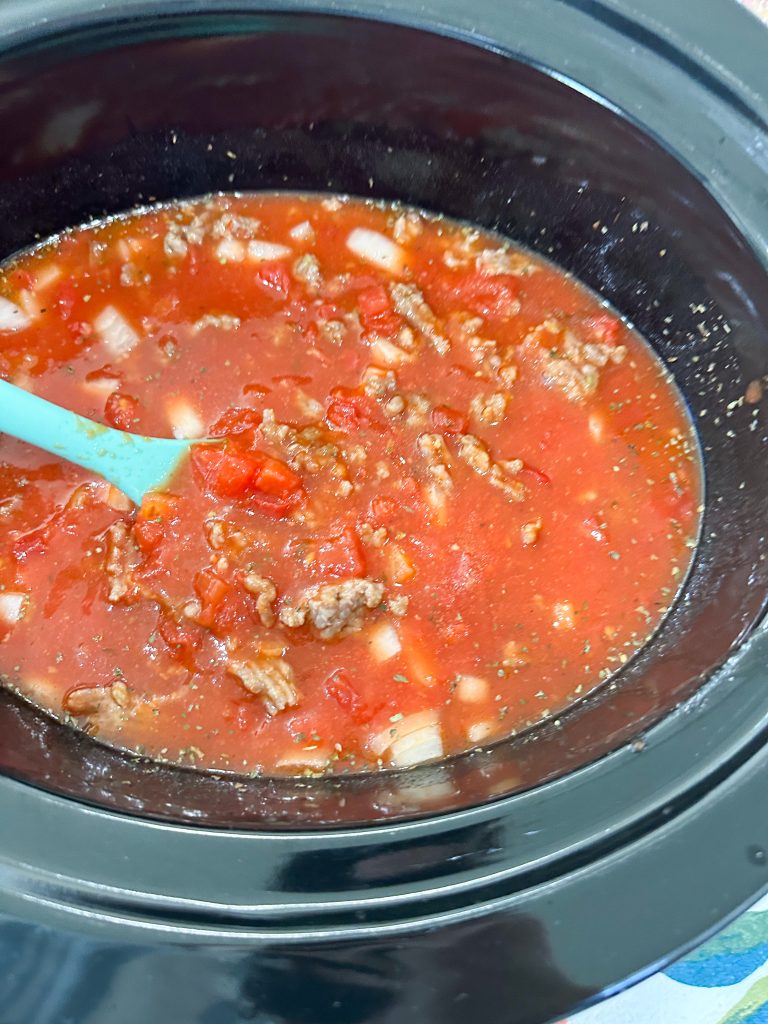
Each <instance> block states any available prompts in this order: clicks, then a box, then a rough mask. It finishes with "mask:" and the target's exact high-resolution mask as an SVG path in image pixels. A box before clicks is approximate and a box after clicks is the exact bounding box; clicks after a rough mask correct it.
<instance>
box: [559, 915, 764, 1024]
mask: <svg viewBox="0 0 768 1024" xmlns="http://www.w3.org/2000/svg"><path fill="white" fill-rule="evenodd" d="M564 1024H768V896H766V897H764V898H763V899H761V900H760V901H759V902H758V903H756V904H755V905H754V906H753V907H752V909H751V910H748V911H747V912H746V913H744V914H742V915H741V917H739V918H737V919H736V921H734V923H733V924H732V925H730V926H729V927H728V928H726V929H725V930H724V931H722V932H720V933H719V934H718V935H716V936H715V937H714V938H713V939H710V940H709V942H706V943H705V944H704V945H703V946H700V947H699V948H698V949H696V950H694V952H693V953H690V954H689V955H688V956H686V957H684V958H683V959H682V960H678V961H677V963H674V964H672V965H671V966H670V967H668V968H667V970H666V971H663V972H662V973H660V974H655V975H654V976H653V977H651V978H648V979H647V981H643V982H641V983H640V984H639V985H635V986H634V988H630V989H627V991H626V992H621V993H620V994H619V995H617V996H614V997H613V998H612V999H608V1000H606V1001H605V1002H604V1003H601V1004H600V1005H598V1006H593V1007H591V1008H590V1009H589V1010H584V1011H583V1012H582V1013H579V1014H576V1016H574V1017H571V1018H570V1021H569V1022H564Z"/></svg>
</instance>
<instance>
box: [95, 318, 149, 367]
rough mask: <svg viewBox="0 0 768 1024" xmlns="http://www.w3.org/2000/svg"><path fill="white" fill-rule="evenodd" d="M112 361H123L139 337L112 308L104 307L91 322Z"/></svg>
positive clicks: (136, 343) (134, 346)
mask: <svg viewBox="0 0 768 1024" xmlns="http://www.w3.org/2000/svg"><path fill="white" fill-rule="evenodd" d="M93 326H94V327H95V328H96V331H97V332H98V335H99V337H100V338H101V340H102V341H103V342H104V346H105V348H107V349H108V350H109V354H110V355H111V356H112V357H113V359H124V358H125V357H126V356H127V355H129V354H130V353H131V351H132V350H133V349H134V348H136V346H137V345H138V343H139V336H138V334H137V333H136V331H134V329H133V328H132V327H131V325H130V324H129V323H128V321H127V320H126V319H125V317H124V316H123V314H122V313H120V312H118V310H116V309H115V307H114V306H105V307H104V309H102V311H101V312H100V313H99V315H98V316H97V317H96V319H95V320H94V321H93Z"/></svg>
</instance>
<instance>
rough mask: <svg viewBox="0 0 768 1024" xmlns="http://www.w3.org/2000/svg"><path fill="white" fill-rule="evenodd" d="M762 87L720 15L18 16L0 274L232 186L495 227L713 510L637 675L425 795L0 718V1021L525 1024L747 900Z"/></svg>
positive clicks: (513, 0)
mask: <svg viewBox="0 0 768 1024" xmlns="http://www.w3.org/2000/svg"><path fill="white" fill-rule="evenodd" d="M767 56H768V33H765V34H764V30H763V29H762V28H761V27H760V25H759V24H758V22H757V21H755V20H752V19H751V17H750V16H749V15H747V14H746V13H745V12H744V11H742V10H741V9H739V8H738V7H737V5H736V4H735V3H730V2H726V0H710V2H709V3H704V4H702V3H696V4H693V3H686V4H680V5H676V6H675V5H672V4H669V3H668V2H666V0H645V2H644V3H637V4H635V3H632V2H630V0H603V2H601V0H535V2H533V0H504V2H502V0H474V2H473V3H471V4H467V3H465V2H463V0H462V2H460V0H426V2H423V3H420V4H419V5H418V6H411V5H410V4H409V3H407V2H406V0H393V2H391V3H376V2H373V0H356V2H355V0H341V2H339V3H330V2H329V3H328V4H318V3H313V2H311V0H304V2H291V0H273V2H271V3H264V4H262V3H258V2H248V0H223V2H219V3H217V2H215V0H211V2H208V3H206V2H202V0H158V2H155V3H148V2H142V0H135V2H129V0H125V2H115V3H111V4H106V5H93V4H91V3H88V2H85V0H69V2H66V0H3V3H2V6H0V142H1V145H0V257H2V256H5V255H9V254H11V253H12V252H14V251H16V250H17V249H19V248H20V247H23V246H25V245H27V244H29V243H30V242H32V241H33V240H35V239H36V238H38V237H41V236H46V235H48V234H50V233H51V232H54V231H57V230H59V229H60V228H63V227H65V226H67V225H71V224H76V223H79V222H82V221H84V220H86V219H88V218H91V217H94V216H99V215H101V214H103V213H104V212H109V213H112V212H115V211H119V210H122V209H125V208H128V207H130V206H132V205H134V204H135V203H137V202H145V201H148V200H151V199H153V198H156V199H166V198H172V197H178V196H191V195H198V194H201V193H205V192H209V191H212V190H217V189H259V188H267V189H274V188H289V189H313V190H331V191H344V192H351V193H354V194H357V195H362V196H376V197H384V198H397V199H402V200H405V201H407V202H410V203H415V204H417V205H419V206H424V207H426V208H428V209H431V210H436V211H441V212H444V213H447V214H450V215H453V216H457V217H461V218H464V219H469V220H472V221H476V222H477V223H479V224H482V225H486V226H489V227H493V228H498V229H500V230H502V231H503V232H505V233H507V234H509V235H510V236H511V237H513V238H515V239H517V240H519V241H521V242H523V243H525V244H526V245H529V246H531V247H532V248H534V249H536V250H537V251H539V252H541V253H543V254H545V255H547V256H549V257H551V258H552V259H554V260H555V261H556V262H558V263H559V264H561V265H562V266H564V267H566V268H567V269H568V270H570V271H573V272H574V273H576V274H577V275H578V276H579V277H581V278H582V279H583V280H585V281H586V282H587V283H588V284H589V285H591V286H592V287H593V288H594V289H596V290H597V291H599V292H600V293H601V294H602V295H604V296H605V297H606V298H607V299H609V300H610V301H611V302H612V303H613V304H614V305H615V307H616V308H617V309H618V310H619V311H620V312H621V313H622V314H623V315H624V316H626V317H627V318H628V319H629V320H630V321H631V322H633V323H634V324H635V325H636V326H637V327H638V328H639V329H640V330H641V331H642V332H643V333H644V334H645V336H646V337H647V338H648V339H649V341H650V342H651V344H652V345H653V346H654V348H655V349H656V350H657V351H658V352H659V354H660V355H661V357H662V358H663V359H664V360H665V361H666V362H667V365H668V366H669V368H670V370H671V371H672V373H673V374H674V376H675V378H676V380H677V382H678V384H679V386H680V388H681V390H682V392H683V394H684V395H685V398H686V401H687V402H688V405H689V408H690V412H691V415H692V417H693V419H694V421H695V423H696V427H697V430H698V432H699V437H700V441H701V449H702V456H703V462H704V467H705V474H706V496H705V513H704V521H703V528H702V535H701V543H700V547H699V550H698V553H697V556H696V561H695V565H694V568H693V571H692V573H691V575H690V578H689V579H688V581H687V583H686V585H685V588H684V591H683V594H682V596H681V598H680V600H679V601H678V602H677V603H676V605H675V607H674V608H673V609H672V610H671V612H670V614H669V617H668V619H667V621H666V623H665V624H664V626H663V628H662V629H661V630H660V631H659V632H658V634H657V635H656V637H655V638H654V639H653V640H652V642H651V643H650V644H649V645H648V647H647V649H646V650H645V651H644V652H643V653H642V654H641V655H640V656H639V657H638V658H636V659H635V660H634V661H633V662H631V663H630V664H629V665H628V666H626V668H625V670H624V671H623V673H622V674H621V675H620V676H618V677H616V678H615V679H614V680H613V681H612V683H611V684H610V685H608V686H605V687H604V688H603V689H602V691H601V692H599V693H598V694H597V695H596V696H595V697H593V698H592V699H591V700H589V701H587V702H585V703H584V705H583V706H582V707H579V708H577V709H575V710H574V711H573V712H571V713H570V714H567V715H564V716H563V717H562V718H561V719H560V720H558V722H557V723H554V724H552V725H549V726H547V727H545V728H541V729H539V730H537V731H536V732H535V733H532V734H531V735H529V736H526V737H522V738H518V739H516V740H515V741H514V742H506V743H500V744H498V745H496V746H495V747H493V748H491V749H489V750H487V751H483V752H479V753H474V754H471V755H465V756H463V757H459V758H455V759H453V760H450V761H448V762H446V763H445V764H442V765H439V766H437V767H428V766H427V767H423V768H421V769H418V770H411V771H410V772H385V773H382V774H380V775H375V776H371V777H368V778H364V777H360V778H350V779H341V780H337V781H334V782H330V781H322V780H307V779H304V780H294V781H290V780H282V781H279V780H268V779H267V780H265V779H262V780H255V779H235V778H232V777H230V778H227V777H224V776H216V775H211V774H208V775H205V774H197V773H195V772H193V771H187V770H183V769H171V768H168V767H159V766H153V765H150V764H147V763H142V762H140V761H137V760H134V759H131V758H129V757H127V756H124V755H121V754H119V753H117V752H115V751H111V750H108V749H107V748H105V747H101V746H99V745H98V744H96V743H95V742H93V741H91V740H89V739H87V738H84V737H82V736H78V735H75V734H73V733H70V732H68V731H67V730H66V729H65V728H63V727H61V726H59V725H58V724H55V723H53V722H51V721H49V720H48V719H46V718H45V717H43V716H41V715H39V714H37V713H36V712H35V711H34V710H33V709H31V708H30V707H28V706H26V705H24V704H22V703H20V702H18V701H17V700H16V699H15V698H13V697H11V696H10V695H9V694H7V693H3V694H2V695H0V1024H129V1022H130V1024H133V1022H135V1021H137V1020H141V1021H144V1022H148V1024H155V1022H158V1024H161V1022H162V1024H235V1022H240V1021H257V1022H262V1024H305V1022H306V1024H324V1022H326V1021H327V1022H333V1024H368V1022H371V1024H395V1022H397V1024H459V1022H461V1024H466V1022H474V1021H476V1020H482V1021H484V1022H487V1024H497V1022H498V1024H542V1022H544V1021H547V1020H550V1019H554V1018H556V1017H558V1016H562V1015H563V1014H565V1013H566V1012H570V1011H572V1010H573V1009H574V1007H576V1006H577V1005H582V1004H585V1003H587V1002H589V1001H591V1000H594V999H596V998H599V997H600V996H601V995H605V994H607V993H610V992H611V991H614V990H616V988H617V987H619V986H620V985H622V984H626V983H628V981H630V980H633V979H636V978H638V977H640V976H642V975H643V974H644V973H647V972H648V971H650V970H652V969H653V968H654V967H657V966H658V965H660V964H662V963H664V962H665V961H666V960H668V959H669V958H671V957H672V956H673V955H675V954H677V953H679V952H681V951H683V950H685V949H686V948H689V947H690V946H691V945H692V944H693V943H694V942H696V941H698V940H700V939H701V938H702V937H704V936H705V935H706V934H707V933H708V932H710V931H711V930H713V929H714V928H715V927H717V926H718V925H719V924H720V923H722V922H723V920H724V919H726V918H727V917H728V916H729V915H732V914H733V913H735V912H736V911H737V910H738V909H739V908H740V907H742V906H743V905H745V904H746V903H747V902H748V901H750V900H751V899H752V898H754V897H755V896H756V895H757V894H758V893H759V892H760V891H761V890H762V889H763V888H764V887H765V886H766V885H767V884H768V853H767V852H766V851H768V815H766V811H765V792H766V785H767V784H768V751H766V749H765V739H766V734H767V732H768V667H767V661H768V636H767V635H766V631H765V630H764V629H763V628H761V626H760V620H761V616H762V614H763V610H764V607H765V603H766V594H767V592H768V564H766V561H765V551H766V546H765V536H764V534H765V527H766V520H767V519H768V516H767V515H766V508H768V504H766V503H767V502H768V463H767V461H766V417H765V410H764V407H763V405H762V404H761V403H760V402H757V403H756V404H750V403H748V402H746V401H745V400H744V395H745V392H746V389H747V385H748V384H749V382H750V381H753V380H759V379H760V378H763V377H764V375H765V374H766V373H767V372H768V330H767V328H766V324H767V323H768V287H766V285H767V284H768V280H767V278H766V271H765V263H764V259H765V253H766V244H767V243H768V201H767V199H766V196H767V195H768V191H767V190H766V181H768V177H767V172H768V157H767V156H766V153H768V127H767V126H766V114H767V113H768V103H767V102H766V96H765V87H766V78H765V64H766V57H767ZM752 391H754V388H753V389H752ZM587 570H588V567H585V571H587ZM489 613H491V614H492V610H489Z"/></svg>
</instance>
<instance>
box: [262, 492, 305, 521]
mask: <svg viewBox="0 0 768 1024" xmlns="http://www.w3.org/2000/svg"><path fill="white" fill-rule="evenodd" d="M303 497H304V491H303V490H301V488H299V489H298V490H296V491H290V492H283V493H282V494H265V493H263V492H262V491H254V492H253V493H252V494H250V495H249V496H248V504H249V505H250V506H251V507H252V508H255V509H258V510H259V512H263V513H264V514H265V515H268V516H273V517H274V518H275V519H282V518H283V516H287V515H290V513H291V512H293V511H294V509H296V508H297V507H298V506H299V505H300V504H301V500H302V498H303Z"/></svg>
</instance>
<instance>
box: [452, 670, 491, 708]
mask: <svg viewBox="0 0 768 1024" xmlns="http://www.w3.org/2000/svg"><path fill="white" fill-rule="evenodd" d="M489 689H490V688H489V686H488V681H487V680H486V679H481V677H480V676H459V678H458V679H457V681H456V699H457V700H461V701H464V703H465V704H479V703H480V702H481V701H484V700H487V699H488V693H489Z"/></svg>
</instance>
